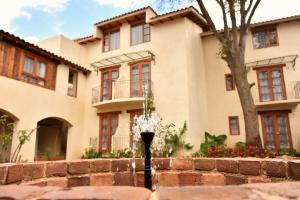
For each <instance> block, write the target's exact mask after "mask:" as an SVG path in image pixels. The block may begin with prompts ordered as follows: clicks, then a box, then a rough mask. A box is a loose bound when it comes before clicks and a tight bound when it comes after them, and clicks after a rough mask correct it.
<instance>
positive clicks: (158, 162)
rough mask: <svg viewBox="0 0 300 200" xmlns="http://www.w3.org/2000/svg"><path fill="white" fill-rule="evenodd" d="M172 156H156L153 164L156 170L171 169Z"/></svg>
mask: <svg viewBox="0 0 300 200" xmlns="http://www.w3.org/2000/svg"><path fill="white" fill-rule="evenodd" d="M170 160H171V159H170V158H154V159H153V160H152V166H153V167H154V168H155V169H156V170H169V169H171V167H170Z"/></svg>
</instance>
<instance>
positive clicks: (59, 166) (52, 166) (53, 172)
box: [46, 162, 67, 177]
mask: <svg viewBox="0 0 300 200" xmlns="http://www.w3.org/2000/svg"><path fill="white" fill-rule="evenodd" d="M46 176H47V177H51V176H58V177H63V176H67V163H66V162H50V163H47V164H46Z"/></svg>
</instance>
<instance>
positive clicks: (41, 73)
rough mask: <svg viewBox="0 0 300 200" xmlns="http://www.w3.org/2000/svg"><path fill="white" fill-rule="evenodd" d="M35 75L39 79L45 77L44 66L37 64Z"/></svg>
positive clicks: (43, 64) (40, 63) (41, 63)
mask: <svg viewBox="0 0 300 200" xmlns="http://www.w3.org/2000/svg"><path fill="white" fill-rule="evenodd" d="M37 75H38V76H39V77H41V78H45V77H46V64H45V63H43V62H38V65H37Z"/></svg>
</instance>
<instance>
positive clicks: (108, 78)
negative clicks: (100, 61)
mask: <svg viewBox="0 0 300 200" xmlns="http://www.w3.org/2000/svg"><path fill="white" fill-rule="evenodd" d="M101 74H102V81H101V101H105V100H111V99H113V94H112V93H113V83H114V82H116V81H117V79H118V78H119V68H118V67H113V68H108V69H104V70H102V71H101Z"/></svg>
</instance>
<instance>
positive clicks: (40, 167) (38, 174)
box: [23, 163, 45, 181]
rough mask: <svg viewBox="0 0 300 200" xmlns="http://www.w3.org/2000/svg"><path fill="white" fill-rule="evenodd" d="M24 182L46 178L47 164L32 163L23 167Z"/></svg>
mask: <svg viewBox="0 0 300 200" xmlns="http://www.w3.org/2000/svg"><path fill="white" fill-rule="evenodd" d="M23 170H24V180H25V181H30V180H33V179H38V178H43V177H45V164H38V163H30V164H24V165H23Z"/></svg>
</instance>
